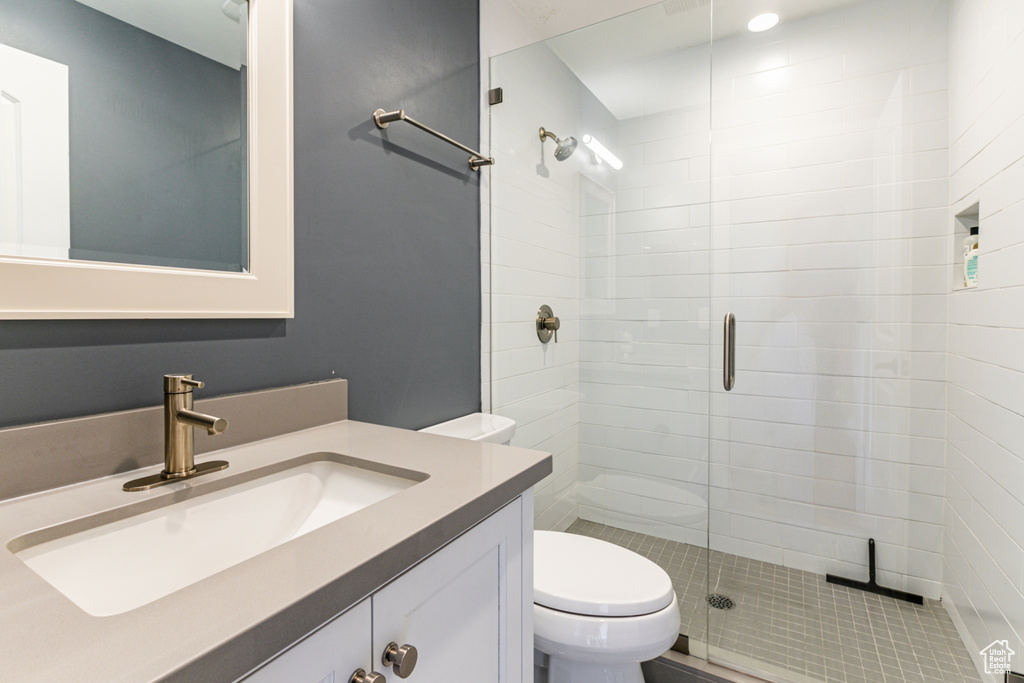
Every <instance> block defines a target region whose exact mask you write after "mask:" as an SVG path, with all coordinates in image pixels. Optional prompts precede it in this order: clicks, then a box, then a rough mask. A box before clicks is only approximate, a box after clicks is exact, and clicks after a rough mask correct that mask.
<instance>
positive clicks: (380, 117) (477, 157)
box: [373, 109, 494, 171]
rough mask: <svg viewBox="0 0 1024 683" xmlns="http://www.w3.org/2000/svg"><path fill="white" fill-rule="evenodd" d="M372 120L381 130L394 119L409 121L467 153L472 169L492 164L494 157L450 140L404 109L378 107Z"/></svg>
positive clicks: (477, 169) (476, 169)
mask: <svg viewBox="0 0 1024 683" xmlns="http://www.w3.org/2000/svg"><path fill="white" fill-rule="evenodd" d="M373 121H374V123H376V124H377V127H378V128H380V129H381V130H383V129H385V128H387V127H388V124H389V123H392V122H394V121H405V122H407V123H411V124H412V125H414V126H416V127H417V128H419V129H420V130H422V131H426V132H428V133H430V134H431V135H433V136H434V137H435V138H440V139H442V140H444V141H445V142H447V143H448V144H449V145H454V146H455V147H458V148H459V149H461V150H462V151H463V152H466V153H467V154H469V155H470V156H469V167H470V168H471V169H473V170H474V171H479V170H480V167H481V166H491V165H492V164H494V157H485V156H484V155H483V154H481V153H480V152H477V151H476V150H474V149H470V148H469V147H466V146H465V145H464V144H462V143H461V142H457V141H455V140H452V139H451V138H450V137H448V136H447V135H445V134H444V133H438V132H437V131H436V130H434V129H433V128H431V127H430V126H425V125H423V124H422V123H420V122H419V121H417V120H416V119H414V118H412V117H411V116H407V115H406V113H405V110H404V109H397V110H395V111H384V110H383V109H378V110H377V111H375V112H373Z"/></svg>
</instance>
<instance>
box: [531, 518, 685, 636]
mask: <svg viewBox="0 0 1024 683" xmlns="http://www.w3.org/2000/svg"><path fill="white" fill-rule="evenodd" d="M533 544H534V545H533V553H534V560H533V567H534V573H533V601H534V602H535V603H537V604H538V605H542V606H544V607H549V608H551V609H556V610H559V611H561V612H569V613H572V614H586V615H592V616H607V617H633V616H639V615H641V614H651V613H652V612H657V611H658V610H661V609H664V608H665V607H668V606H669V605H670V604H672V596H673V592H672V580H671V579H669V577H668V574H666V573H665V570H663V569H662V568H661V567H659V566H658V565H656V564H654V563H653V562H651V561H650V560H648V559H647V558H646V557H642V556H640V555H637V554H636V553H634V552H633V551H631V550H626V549H625V548H622V547H620V546H617V545H613V544H611V543H607V542H605V541H600V540H598V539H596V538H590V537H587V536H579V535H577V534H567V533H559V532H555V531H535V532H534V534H533Z"/></svg>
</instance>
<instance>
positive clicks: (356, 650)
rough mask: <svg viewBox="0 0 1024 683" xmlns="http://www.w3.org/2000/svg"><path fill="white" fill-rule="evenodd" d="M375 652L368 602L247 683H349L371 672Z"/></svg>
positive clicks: (330, 624)
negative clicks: (357, 672)
mask: <svg viewBox="0 0 1024 683" xmlns="http://www.w3.org/2000/svg"><path fill="white" fill-rule="evenodd" d="M371 652H372V650H371V649H370V600H369V599H367V600H363V601H362V602H361V603H359V604H358V605H356V606H355V607H353V608H352V609H350V610H348V611H347V612H345V613H344V614H342V615H340V616H338V617H336V618H335V619H333V620H332V621H330V622H328V623H327V624H326V625H324V627H323V628H321V629H320V630H318V631H314V632H313V633H311V634H310V635H308V636H306V637H305V638H303V639H302V640H300V641H299V642H298V643H296V644H295V645H293V646H292V647H290V648H289V649H287V650H285V651H284V652H282V653H281V654H280V655H278V656H277V657H276V658H274V659H272V660H270V661H269V662H267V663H266V664H264V665H263V666H262V667H260V668H259V669H257V670H256V671H254V672H253V673H252V674H250V675H249V676H247V677H246V678H244V679H243V681H244V682H245V683H348V681H349V678H350V677H351V676H352V673H353V672H354V671H355V670H356V669H364V670H366V671H371V664H372V662H371V661H370V658H371V656H372V655H371ZM377 669H378V670H379V669H380V667H379V666H378V667H377Z"/></svg>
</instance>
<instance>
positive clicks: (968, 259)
mask: <svg viewBox="0 0 1024 683" xmlns="http://www.w3.org/2000/svg"><path fill="white" fill-rule="evenodd" d="M977 286H978V226H974V227H972V228H971V234H970V236H969V237H968V238H967V239H965V240H964V287H977Z"/></svg>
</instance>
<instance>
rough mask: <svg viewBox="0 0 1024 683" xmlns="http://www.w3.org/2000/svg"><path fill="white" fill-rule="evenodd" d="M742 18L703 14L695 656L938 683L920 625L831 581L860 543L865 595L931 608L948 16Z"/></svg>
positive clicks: (936, 575) (789, 5) (780, 670)
mask: <svg viewBox="0 0 1024 683" xmlns="http://www.w3.org/2000/svg"><path fill="white" fill-rule="evenodd" d="M750 4H751V3H747V2H742V1H740V0H715V2H714V14H715V25H716V39H715V42H714V47H713V54H712V68H711V74H712V77H711V90H712V102H711V131H712V202H711V225H712V229H711V271H712V282H711V315H710V318H711V320H712V333H713V336H712V344H711V359H712V372H711V379H710V387H711V402H710V420H711V423H710V460H709V461H710V479H709V493H710V495H709V501H710V509H709V515H710V517H709V546H710V553H709V561H710V564H709V593H710V594H711V597H710V598H709V605H710V606H709V617H708V618H709V622H708V624H709V636H708V644H709V656H710V657H711V658H713V659H717V660H721V661H725V662H728V663H731V664H734V665H737V666H739V667H740V668H746V669H749V670H756V671H762V672H766V673H768V674H775V675H778V676H780V677H783V678H785V677H786V676H790V677H791V676H793V675H794V674H799V675H802V676H807V677H810V679H811V680H826V679H827V680H847V681H851V680H854V681H862V680H863V681H876V680H904V677H903V676H904V674H908V672H909V675H907V676H906V678H905V680H937V679H933V678H929V676H928V675H927V672H926V671H924V670H923V669H920V668H919V667H918V664H917V663H916V661H917V660H915V658H914V657H913V656H912V655H911V656H909V657H907V656H906V655H907V652H911V651H912V647H914V646H913V645H912V644H913V643H916V642H917V641H918V640H920V638H921V636H920V633H921V632H923V631H924V629H919V628H915V627H914V626H912V624H920V623H921V621H922V620H924V619H931V618H932V617H931V616H929V615H930V613H929V612H928V611H927V610H925V611H923V612H918V611H915V610H918V609H923V608H917V607H915V606H908V605H909V603H900V602H898V601H894V600H891V599H885V600H883V599H882V598H880V596H878V595H876V594H874V593H869V592H864V591H861V590H856V589H850V588H837V587H836V586H835V585H834V584H832V583H828V582H827V581H826V580H825V576H826V574H834V575H839V576H844V577H849V578H851V579H854V580H857V581H863V582H866V581H867V579H868V574H869V568H868V544H869V539H874V542H875V547H876V548H877V563H878V566H877V577H878V583H879V584H882V585H885V586H889V587H892V588H894V589H899V590H904V591H911V592H913V593H917V594H921V595H924V596H926V597H929V598H937V597H938V592H939V581H940V578H941V576H940V572H941V559H940V552H941V547H940V542H941V523H942V519H941V515H942V486H943V483H942V476H943V475H942V457H943V455H942V453H943V451H942V439H943V429H944V426H943V425H944V415H943V413H944V388H943V380H944V372H945V369H944V363H943V352H944V349H945V327H944V322H945V308H944V290H945V287H946V282H947V277H948V275H947V273H946V269H945V266H944V263H945V260H944V257H945V255H944V249H945V245H946V238H945V236H944V235H945V230H946V222H945V221H946V218H945V210H946V204H947V199H948V198H947V183H946V180H945V178H946V160H945V159H946V157H945V155H946V149H945V145H946V139H947V137H946V135H947V133H946V126H947V123H946V104H945V102H946V92H945V78H946V77H945V50H946V45H947V36H946V17H947V11H948V8H947V4H946V3H945V2H942V1H938V0H937V1H934V2H932V1H925V2H918V1H916V0H915V1H910V0H895V1H893V0H866V1H860V2H845V3H828V6H825V3H822V6H821V7H820V8H819V10H818V11H817V12H815V13H810V14H808V13H807V12H806V11H801V10H800V8H799V7H798V6H797V3H794V2H785V1H784V0H783V1H782V2H778V3H775V7H776V9H775V10H774V11H777V12H778V13H779V15H781V17H782V22H781V23H780V24H779V25H778V26H776V27H775V28H773V29H771V30H768V31H765V32H763V33H754V32H752V31H750V30H748V29H747V28H746V22H747V20H749V19H751V18H752V17H751V16H747V15H744V14H743V12H745V11H747V8H748V7H749V6H750ZM787 12H788V13H787ZM751 14H752V13H751ZM729 22H733V23H734V24H735V25H736V26H735V30H732V31H730V30H728V24H729ZM720 33H721V35H720ZM729 313H732V314H734V315H735V319H736V323H735V335H736V343H735V355H734V359H735V386H733V387H732V389H731V390H726V386H725V382H724V378H723V365H724V363H723V361H724V357H725V346H726V344H725V317H726V315H727V314H729ZM942 647H943V648H944V647H945V646H942ZM929 656H931V655H930V654H929ZM901 667H902V669H901ZM908 667H912V668H913V671H911V669H910V668H908Z"/></svg>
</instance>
